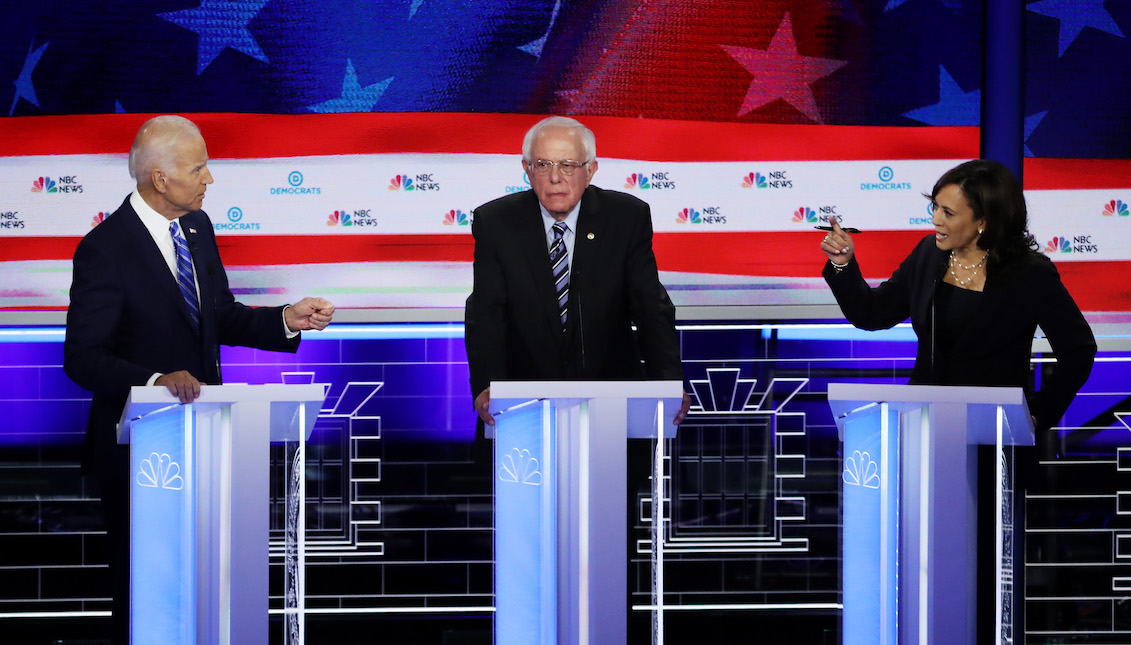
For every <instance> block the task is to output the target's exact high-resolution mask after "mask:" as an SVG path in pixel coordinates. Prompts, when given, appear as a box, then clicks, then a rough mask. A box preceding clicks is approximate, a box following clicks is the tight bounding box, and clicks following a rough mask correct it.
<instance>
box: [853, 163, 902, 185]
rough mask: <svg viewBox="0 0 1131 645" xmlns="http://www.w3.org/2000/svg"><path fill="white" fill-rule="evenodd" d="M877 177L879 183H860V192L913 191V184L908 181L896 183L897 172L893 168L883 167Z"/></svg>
mask: <svg viewBox="0 0 1131 645" xmlns="http://www.w3.org/2000/svg"><path fill="white" fill-rule="evenodd" d="M876 177H877V179H879V181H862V182H860V190H911V183H910V182H906V181H894V179H895V171H894V170H892V169H891V166H883V167H882V168H880V169H879V171H877V172H876Z"/></svg>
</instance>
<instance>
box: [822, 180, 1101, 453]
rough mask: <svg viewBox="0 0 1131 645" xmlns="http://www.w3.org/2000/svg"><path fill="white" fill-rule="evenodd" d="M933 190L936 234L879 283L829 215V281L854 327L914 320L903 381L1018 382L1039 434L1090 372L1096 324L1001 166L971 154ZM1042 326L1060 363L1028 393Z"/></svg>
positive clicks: (826, 242) (1055, 418)
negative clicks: (1033, 230)
mask: <svg viewBox="0 0 1131 645" xmlns="http://www.w3.org/2000/svg"><path fill="white" fill-rule="evenodd" d="M930 199H931V206H932V212H933V214H934V215H933V220H934V226H935V232H934V234H933V235H929V236H927V237H925V238H923V240H922V241H920V242H919V244H918V245H917V246H916V247H915V249H914V250H912V251H911V254H910V255H909V256H907V259H906V260H904V261H903V263H902V264H900V266H899V268H898V269H897V270H896V271H895V273H893V274H892V276H891V278H890V279H888V280H887V281H885V282H884V283H883V284H881V285H879V286H878V287H875V288H872V287H870V286H869V285H868V284H867V283H866V282H865V281H864V278H863V276H862V275H861V272H860V265H859V264H858V263H857V260H856V257H855V253H854V251H855V247H854V244H853V242H852V238H851V236H849V234H848V233H846V232H845V231H844V230H843V229H841V228H840V226H839V224H838V223H837V222H835V221H834V222H833V230H832V231H831V232H830V233H829V234H828V235H827V236H826V237H825V238H824V239H823V240H822V241H821V250H822V251H823V252H824V253H825V256H826V257H827V258H828V260H829V261H828V262H827V263H826V264H825V268H824V270H823V272H822V274H823V276H824V278H825V281H826V282H828V284H829V286H830V287H831V288H832V290H833V295H834V296H836V300H837V303H839V304H840V308H841V311H842V312H843V313H844V316H845V318H847V319H848V321H849V322H851V323H852V324H853V325H855V326H856V327H859V328H861V329H887V328H890V327H892V326H894V325H896V324H897V323H899V322H902V321H903V320H906V319H907V318H908V317H910V318H911V323H912V326H913V327H914V329H915V333H916V335H917V336H918V339H919V343H918V350H917V353H916V357H915V367H914V368H913V369H912V372H911V379H910V383H911V384H913V385H1000V386H1017V387H1022V388H1024V389H1025V392H1026V398H1027V400H1028V403H1029V410H1030V412H1031V413H1032V414H1033V418H1034V422H1035V424H1036V427H1037V430H1038V443H1041V440H1042V439H1044V438H1051V437H1041V436H1040V435H1045V434H1047V433H1046V432H1045V431H1047V430H1048V429H1049V428H1051V427H1052V426H1053V424H1055V423H1056V422H1057V421H1058V420H1059V419H1060V418H1061V417H1062V416H1063V415H1064V411H1065V410H1066V409H1067V408H1068V404H1069V403H1071V401H1072V398H1073V397H1074V396H1076V392H1078V391H1079V390H1080V387H1081V386H1083V385H1084V382H1085V381H1086V380H1087V378H1088V374H1089V373H1090V372H1091V370H1092V362H1093V359H1094V357H1095V354H1096V341H1095V338H1094V337H1093V335H1092V330H1091V328H1089V327H1088V323H1087V322H1086V321H1085V320H1084V316H1083V315H1082V314H1081V313H1080V308H1079V307H1077V306H1076V303H1075V302H1074V301H1073V300H1072V296H1071V295H1069V293H1068V291H1067V290H1066V289H1065V288H1064V285H1063V284H1062V283H1061V281H1060V275H1059V274H1058V273H1057V271H1056V267H1055V266H1054V265H1053V263H1052V262H1051V261H1050V260H1049V259H1048V258H1047V257H1045V256H1044V255H1043V254H1041V253H1039V252H1037V251H1036V250H1035V249H1036V248H1038V245H1037V243H1036V240H1035V239H1034V238H1033V236H1032V235H1031V234H1030V233H1029V232H1028V228H1027V227H1028V221H1027V220H1028V218H1027V214H1026V209H1025V197H1024V195H1023V194H1022V192H1021V186H1020V185H1019V184H1018V182H1017V180H1016V179H1015V178H1014V177H1013V174H1012V173H1011V172H1010V171H1009V169H1008V168H1006V167H1005V166H1004V165H1002V164H1000V163H998V162H996V161H988V160H983V159H976V160H973V161H967V162H965V163H963V164H960V165H959V166H957V167H955V168H952V169H951V170H949V171H947V172H946V173H945V174H944V175H943V176H942V177H941V178H939V180H938V181H937V182H936V183H935V187H934V189H933V190H932V191H931V195H930ZM1038 325H1039V326H1040V327H1041V329H1042V330H1043V331H1044V334H1045V336H1046V337H1047V338H1048V340H1049V343H1050V344H1051V346H1052V350H1053V353H1054V354H1055V355H1056V359H1057V362H1056V365H1055V366H1054V367H1053V368H1052V370H1051V373H1049V374H1047V375H1046V376H1045V378H1043V380H1042V383H1041V389H1040V391H1037V392H1034V389H1033V377H1032V373H1031V371H1030V369H1029V358H1030V353H1031V350H1032V343H1033V335H1034V333H1035V331H1036V328H1037V326H1038Z"/></svg>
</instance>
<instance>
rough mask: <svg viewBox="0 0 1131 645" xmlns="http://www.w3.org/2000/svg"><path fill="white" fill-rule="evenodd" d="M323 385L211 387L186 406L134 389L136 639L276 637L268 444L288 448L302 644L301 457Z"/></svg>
mask: <svg viewBox="0 0 1131 645" xmlns="http://www.w3.org/2000/svg"><path fill="white" fill-rule="evenodd" d="M324 398H325V386H324V385H319V384H304V385H246V384H237V385H207V386H205V387H203V388H202V389H201V394H200V397H199V398H198V399H197V400H196V401H194V402H193V403H189V404H184V405H181V404H180V403H179V402H178V401H177V399H176V398H175V397H174V396H173V395H171V394H170V393H169V391H168V390H167V389H166V388H164V387H135V388H133V389H132V390H131V392H130V396H129V399H128V400H127V402H126V406H125V408H124V410H123V412H122V420H121V423H120V424H119V426H118V443H129V444H130V468H131V472H130V640H131V642H132V643H135V644H139V643H163V644H166V645H170V644H176V645H190V644H191V645H198V644H199V645H220V644H227V643H265V642H266V641H267V638H268V626H267V612H268V607H267V598H268V577H267V574H268V533H269V506H268V503H269V500H270V496H269V494H270V491H269V489H268V488H269V468H268V466H269V458H270V453H269V444H270V442H284V443H286V444H287V450H286V453H287V465H288V476H287V477H286V480H287V481H286V484H285V488H286V496H287V504H286V508H287V512H286V515H287V518H286V525H287V527H286V542H287V544H286V547H285V561H286V572H285V575H284V580H285V581H284V587H285V589H284V610H283V613H284V616H285V622H286V628H285V629H284V632H285V638H286V642H288V643H299V642H302V638H303V627H304V625H303V621H302V611H303V608H304V607H303V593H302V587H303V564H304V562H303V555H302V554H303V544H302V539H303V533H304V532H303V527H304V519H305V518H304V516H303V504H302V500H303V459H304V450H303V447H304V444H305V441H306V439H307V438H308V437H309V436H310V431H311V430H312V429H313V427H314V421H315V419H316V418H317V417H318V411H319V409H320V408H321V405H322V401H323V399H324Z"/></svg>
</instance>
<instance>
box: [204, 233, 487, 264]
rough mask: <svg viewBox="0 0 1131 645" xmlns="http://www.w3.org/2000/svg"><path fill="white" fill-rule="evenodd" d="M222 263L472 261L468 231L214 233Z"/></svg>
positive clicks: (472, 245) (473, 247)
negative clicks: (454, 233) (301, 233)
mask: <svg viewBox="0 0 1131 645" xmlns="http://www.w3.org/2000/svg"><path fill="white" fill-rule="evenodd" d="M216 244H217V245H218V246H219V247H220V256H221V258H223V260H224V265H225V266H260V265H272V264H338V263H340V262H471V261H472V259H473V253H474V250H475V241H474V239H472V237H471V234H470V233H468V234H466V235H364V236H360V235H264V236H255V237H251V236H245V235H227V236H220V237H217V238H216Z"/></svg>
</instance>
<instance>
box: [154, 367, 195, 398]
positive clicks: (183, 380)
mask: <svg viewBox="0 0 1131 645" xmlns="http://www.w3.org/2000/svg"><path fill="white" fill-rule="evenodd" d="M153 384H154V385H163V386H165V387H166V388H168V389H169V393H170V394H172V395H173V396H175V397H177V398H178V399H180V401H181V403H192V402H193V401H195V400H196V397H198V396H200V381H198V380H196V377H195V376H193V375H192V374H189V373H188V372H186V371H185V370H180V371H177V372H170V373H169V374H162V375H161V376H158V377H157V380H156V381H154V382H153Z"/></svg>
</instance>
